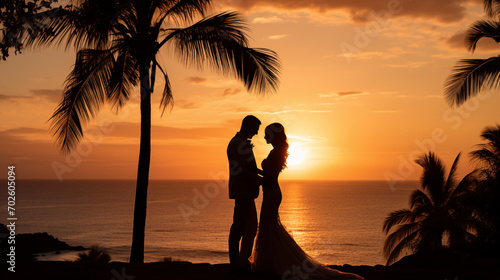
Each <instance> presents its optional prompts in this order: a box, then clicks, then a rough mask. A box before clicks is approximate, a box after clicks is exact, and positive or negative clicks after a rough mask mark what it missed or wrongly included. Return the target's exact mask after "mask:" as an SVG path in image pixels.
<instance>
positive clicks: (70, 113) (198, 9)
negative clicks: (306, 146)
mask: <svg viewBox="0 0 500 280" xmlns="http://www.w3.org/2000/svg"><path fill="white" fill-rule="evenodd" d="M73 2H74V3H75V5H73V6H71V7H69V8H59V10H58V11H57V13H51V14H53V16H50V17H45V18H43V20H41V21H40V22H41V23H40V25H39V26H37V27H39V29H40V30H39V32H37V33H36V36H28V33H29V32H26V33H27V35H26V37H25V43H26V45H27V46H46V45H50V44H52V43H56V44H64V45H66V46H67V47H69V46H71V45H73V46H74V47H75V49H76V50H77V52H78V53H77V56H76V62H75V65H74V68H73V71H72V72H71V73H70V74H69V76H68V78H67V82H66V86H65V89H64V92H63V100H62V101H61V102H60V104H59V106H58V107H57V109H56V111H55V112H54V114H53V116H52V118H51V120H52V127H51V128H52V131H53V133H54V134H55V135H56V137H57V142H58V144H59V146H60V148H61V149H62V150H63V151H64V152H70V151H71V150H73V149H74V148H75V147H76V146H77V145H78V143H79V142H80V140H81V139H82V138H83V130H82V127H83V125H84V124H85V123H86V122H88V121H89V120H90V119H91V118H93V117H94V116H95V115H96V114H97V112H98V111H99V109H100V108H101V107H102V105H103V104H104V103H105V102H109V103H111V104H112V105H113V106H114V108H116V109H119V108H121V107H122V106H123V105H124V104H125V103H126V102H127V100H129V98H130V95H131V94H132V90H133V89H134V87H136V86H138V85H139V86H140V100H141V105H140V108H141V136H140V152H139V164H138V172H137V188H136V200H135V210H134V226H133V237H132V250H131V255H130V261H131V262H134V263H142V262H143V261H144V230H145V224H146V206H147V190H148V182H149V166H150V156H151V94H152V93H153V89H154V85H155V78H156V74H157V70H160V72H161V76H162V77H163V80H164V82H165V86H164V89H163V93H162V99H161V103H160V109H161V110H162V111H164V110H165V109H166V108H168V107H169V106H172V104H173V96H172V87H171V85H170V81H169V77H168V74H167V73H166V72H165V70H164V68H163V67H162V66H161V65H160V63H158V61H157V55H158V54H159V52H160V50H161V49H163V48H165V47H166V46H167V45H170V47H171V48H172V49H174V50H175V51H176V52H175V54H176V55H177V58H178V59H179V60H180V61H181V62H183V63H185V64H187V65H194V66H198V67H202V66H209V67H211V68H212V69H214V70H216V71H218V72H220V73H222V74H226V75H232V76H235V77H236V78H238V79H240V80H242V81H243V82H244V84H245V86H246V87H247V89H248V90H249V91H251V92H256V93H265V92H269V91H274V90H276V89H277V86H278V80H279V79H278V74H279V61H278V58H277V55H276V53H274V52H273V51H271V50H268V49H253V48H250V47H249V43H248V39H247V35H246V30H247V27H246V26H245V24H244V23H243V21H242V19H241V16H240V15H239V14H238V13H235V12H225V13H219V14H216V15H213V16H210V17H206V18H203V19H201V20H200V21H198V22H195V23H193V21H194V19H195V18H199V17H203V16H205V14H206V12H207V11H208V9H209V8H210V7H211V3H212V1H211V0H78V1H76V0H75V1H73ZM31 34H33V33H32V32H31Z"/></svg>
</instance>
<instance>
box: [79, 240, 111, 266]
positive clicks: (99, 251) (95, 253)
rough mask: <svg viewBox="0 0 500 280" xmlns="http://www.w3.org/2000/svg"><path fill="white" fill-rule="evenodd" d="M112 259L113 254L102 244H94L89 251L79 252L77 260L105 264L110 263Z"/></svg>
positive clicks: (85, 262)
mask: <svg viewBox="0 0 500 280" xmlns="http://www.w3.org/2000/svg"><path fill="white" fill-rule="evenodd" d="M110 260H111V256H110V255H109V253H108V251H107V250H106V249H104V248H103V247H101V246H98V245H94V246H92V247H90V250H89V251H88V252H85V253H79V254H78V259H77V260H76V261H75V262H77V263H83V264H93V265H105V264H107V263H109V261H110Z"/></svg>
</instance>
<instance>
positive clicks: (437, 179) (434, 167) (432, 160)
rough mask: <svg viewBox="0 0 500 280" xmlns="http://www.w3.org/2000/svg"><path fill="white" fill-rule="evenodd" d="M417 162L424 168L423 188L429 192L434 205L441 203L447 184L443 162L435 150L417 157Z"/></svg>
mask: <svg viewBox="0 0 500 280" xmlns="http://www.w3.org/2000/svg"><path fill="white" fill-rule="evenodd" d="M416 163H417V164H418V165H420V166H422V168H423V169H424V171H423V173H422V176H421V178H420V182H421V184H422V188H423V189H424V190H427V191H428V192H429V194H430V199H431V200H432V202H433V204H434V205H440V204H441V203H442V200H443V191H444V184H445V178H444V174H445V170H444V165H443V162H442V161H441V160H440V159H439V158H438V157H437V156H436V155H435V154H434V153H433V152H429V153H428V154H425V155H423V156H422V157H420V158H419V159H417V160H416Z"/></svg>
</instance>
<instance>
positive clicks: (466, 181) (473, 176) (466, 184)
mask: <svg viewBox="0 0 500 280" xmlns="http://www.w3.org/2000/svg"><path fill="white" fill-rule="evenodd" d="M477 175H478V170H474V171H472V172H470V173H469V174H467V175H465V176H464V178H462V180H461V181H460V182H459V183H458V185H457V186H456V187H455V189H453V191H452V192H451V193H450V194H449V200H450V201H451V202H453V200H454V199H455V198H456V197H458V196H459V195H461V194H464V193H465V192H467V191H470V190H471V187H472V186H473V185H474V184H475V183H476V180H477Z"/></svg>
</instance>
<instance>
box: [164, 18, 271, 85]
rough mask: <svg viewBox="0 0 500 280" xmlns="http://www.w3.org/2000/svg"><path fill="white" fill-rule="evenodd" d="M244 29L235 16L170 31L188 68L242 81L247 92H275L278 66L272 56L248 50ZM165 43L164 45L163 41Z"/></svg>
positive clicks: (168, 37)
mask: <svg viewBox="0 0 500 280" xmlns="http://www.w3.org/2000/svg"><path fill="white" fill-rule="evenodd" d="M245 30H246V26H245V25H244V24H243V22H242V20H241V19H240V16H239V14H237V13H221V14H218V15H215V16H213V17H210V18H207V19H204V20H201V21H200V22H198V23H195V24H194V25H192V26H190V27H187V28H184V29H176V30H174V31H172V33H171V34H169V35H168V36H167V38H166V40H170V39H173V40H174V42H175V43H174V44H175V48H176V50H177V52H178V53H179V54H180V56H181V57H182V58H183V59H184V62H186V63H187V64H189V65H195V66H198V68H202V67H203V66H205V65H207V64H208V65H209V66H211V67H212V68H213V69H214V70H216V71H218V72H221V73H222V74H224V75H233V76H236V77H237V78H239V79H240V80H242V81H243V82H244V84H245V86H246V87H247V89H248V90H249V91H253V92H257V93H263V92H267V91H275V90H277V88H278V83H279V78H278V75H279V68H280V63H279V60H278V58H277V55H276V53H275V52H273V51H271V50H268V49H252V48H249V47H248V46H247V45H248V42H247V38H246V34H245V33H244V31H245ZM166 40H165V41H166Z"/></svg>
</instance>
